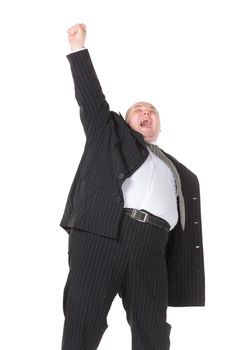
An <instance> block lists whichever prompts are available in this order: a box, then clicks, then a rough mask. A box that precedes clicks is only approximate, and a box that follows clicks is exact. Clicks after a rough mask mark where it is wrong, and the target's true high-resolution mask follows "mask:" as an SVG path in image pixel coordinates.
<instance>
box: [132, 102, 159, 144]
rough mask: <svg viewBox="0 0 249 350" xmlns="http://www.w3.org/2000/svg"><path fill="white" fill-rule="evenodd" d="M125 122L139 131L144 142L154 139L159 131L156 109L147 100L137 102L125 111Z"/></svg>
mask: <svg viewBox="0 0 249 350" xmlns="http://www.w3.org/2000/svg"><path fill="white" fill-rule="evenodd" d="M127 113H128V114H127V119H126V122H127V124H128V125H129V126H130V127H131V128H132V129H134V130H136V131H138V132H140V133H141V134H142V135H143V137H144V140H145V141H146V142H151V141H156V139H157V138H158V135H159V133H160V127H161V125H160V117H159V113H158V111H157V109H156V108H155V107H154V106H153V105H152V104H151V103H148V102H137V103H135V104H134V105H133V106H131V107H130V108H129V110H128V111H127Z"/></svg>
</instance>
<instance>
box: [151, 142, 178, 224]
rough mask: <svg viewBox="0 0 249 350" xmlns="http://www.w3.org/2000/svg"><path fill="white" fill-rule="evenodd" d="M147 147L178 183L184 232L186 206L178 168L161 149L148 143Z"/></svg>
mask: <svg viewBox="0 0 249 350" xmlns="http://www.w3.org/2000/svg"><path fill="white" fill-rule="evenodd" d="M146 144H147V146H148V147H149V148H150V149H151V151H152V152H153V153H155V155H156V156H158V157H159V158H160V159H161V160H162V161H164V162H165V163H166V164H167V165H168V166H169V167H170V169H171V171H172V173H173V176H174V179H175V182H176V193H177V196H178V197H179V205H180V220H181V225H182V230H183V231H184V227H185V204H184V197H183V194H182V188H181V179H180V175H179V174H178V171H177V169H176V167H175V166H174V163H173V162H172V161H171V160H170V159H169V158H168V157H166V155H165V154H164V153H163V152H162V151H161V150H160V148H159V147H158V146H157V145H155V144H153V143H149V142H146Z"/></svg>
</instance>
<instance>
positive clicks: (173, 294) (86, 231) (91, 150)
mask: <svg viewBox="0 0 249 350" xmlns="http://www.w3.org/2000/svg"><path fill="white" fill-rule="evenodd" d="M85 38H86V26H85V25H84V24H76V25H75V26H73V27H71V28H69V29H68V39H69V43H70V46H71V50H72V52H71V53H69V54H68V55H67V58H68V60H69V63H70V67H71V72H72V77H73V80H74V86H75V97H76V100H77V103H78V105H79V112H80V118H81V122H82V125H83V129H84V132H85V136H86V144H85V149H84V152H83V155H82V158H81V160H80V163H79V166H78V169H77V171H76V174H75V177H74V180H73V182H72V185H71V188H70V191H69V194H68V198H67V202H66V206H65V210H64V213H63V217H62V219H61V222H60V226H61V227H63V228H64V229H65V230H66V231H67V233H68V234H69V240H68V262H69V267H70V269H69V274H68V278H67V281H66V284H65V288H64V293H63V311H64V315H65V321H64V329H63V338H62V350H83V349H84V350H90V349H91V350H93V349H97V347H98V345H99V343H100V340H101V338H102V336H103V333H104V332H105V330H106V328H107V327H108V324H107V314H108V312H109V310H110V307H111V304H112V301H113V299H114V297H115V296H116V295H117V293H118V294H119V296H120V297H121V298H122V303H123V306H124V308H125V310H126V315H127V321H128V323H129V325H130V328H131V335H132V350H166V349H169V348H170V339H169V335H170V330H171V325H170V324H169V323H168V322H166V315H167V306H204V305H205V276H204V259H203V245H202V229H201V211H200V190H199V182H198V179H197V176H196V175H195V174H194V173H192V172H191V171H190V170H189V169H188V168H186V167H185V166H184V165H183V164H181V163H180V162H179V161H177V160H176V159H175V158H174V157H172V156H171V155H170V154H168V153H166V152H164V151H163V150H161V149H160V148H159V147H158V146H157V145H156V140H157V138H158V135H159V132H160V117H159V113H158V111H157V109H156V108H155V107H154V106H153V105H152V104H151V103H148V102H144V101H140V102H137V103H135V104H134V105H133V106H131V107H130V108H129V110H128V111H127V113H126V116H125V119H126V120H124V118H123V117H122V116H121V114H117V113H115V112H113V111H110V109H109V105H108V103H107V101H106V99H105V96H104V94H103V92H102V89H101V86H100V84H99V81H98V78H97V75H96V73H95V70H94V67H93V64H92V61H91V58H90V55H89V52H88V50H87V49H86V48H85V46H84V43H85Z"/></svg>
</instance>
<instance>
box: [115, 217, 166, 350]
mask: <svg viewBox="0 0 249 350" xmlns="http://www.w3.org/2000/svg"><path fill="white" fill-rule="evenodd" d="M126 230H127V233H128V232H129V235H130V236H131V235H132V236H133V237H132V238H131V239H132V240H133V254H132V255H131V256H130V259H129V263H128V265H127V268H126V271H125V277H124V280H123V281H122V284H121V288H120V290H119V292H118V293H119V296H120V297H122V302H123V306H124V308H125V310H126V315H127V321H128V323H129V325H130V328H131V333H132V350H168V349H169V348H170V338H169V335H170V331H171V325H170V324H169V323H167V322H166V317H167V311H166V310H167V305H168V280H167V267H166V261H165V251H164V248H165V245H166V243H167V240H168V233H167V232H166V231H163V230H161V229H160V228H156V227H155V226H153V225H151V224H148V223H146V224H144V223H141V222H138V221H134V220H132V219H130V223H129V227H128V226H127V228H126ZM134 237H135V239H134Z"/></svg>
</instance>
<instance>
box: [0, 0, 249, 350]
mask: <svg viewBox="0 0 249 350" xmlns="http://www.w3.org/2000/svg"><path fill="white" fill-rule="evenodd" d="M247 5H248V3H247V2H246V1H239V0H236V1H235V0H234V1H221V0H215V1H214V0H209V1H201V0H199V1H197V0H196V1H193V0H189V1H163V0H154V1H149V2H148V1H145V0H143V1H138V0H126V1H122V2H121V1H114V0H108V1H96V0H88V1H73V0H72V1H70V2H69V1H61V0H60V1H42V2H35V1H19V2H17V1H12V2H8V3H7V2H5V5H4V7H3V5H2V8H1V11H0V13H1V15H0V16H1V18H0V29H1V31H0V35H1V42H0V44H1V56H0V57H1V64H0V70H1V71H0V77H1V78H0V84H1V105H0V108H1V110H0V115H1V128H0V132H1V134H0V142H1V144H0V150H1V169H2V170H1V183H0V186H1V188H0V190H1V195H0V200H1V208H0V209H1V211H0V215H1V216H0V217H1V228H0V232H1V254H0V269H1V270H0V276H1V282H0V283H1V289H0V322H1V325H0V330H1V338H0V348H1V349H4V350H12V349H25V350H34V349H35V350H44V349H46V350H55V349H60V346H61V336H62V327H63V321H64V317H63V312H62V292H63V288H64V284H65V281H66V277H67V273H68V265H67V258H68V257H67V248H68V247H67V243H68V242H67V239H68V235H67V233H66V231H64V230H63V229H62V228H61V227H59V222H60V219H61V217H62V214H63V210H64V206H65V202H66V198H67V195H68V191H69V188H70V185H71V182H72V180H73V176H74V174H75V171H76V169H77V166H78V163H79V161H80V158H81V155H82V152H83V149H84V144H85V135H84V132H83V128H82V125H81V123H80V118H79V109H78V105H77V103H76V100H75V97H74V87H73V80H72V76H71V71H70V66H69V62H68V60H67V58H66V54H68V53H69V52H70V50H69V44H68V41H67V33H66V30H67V28H69V27H70V26H72V25H74V24H76V23H77V22H83V23H85V24H86V25H87V29H88V34H87V40H86V47H87V48H88V49H89V52H90V54H91V57H92V60H93V63H94V66H95V70H96V72H97V75H98V77H99V80H100V82H101V85H102V88H103V91H104V93H105V95H106V99H107V100H108V102H109V104H110V107H111V109H112V110H115V111H117V112H119V111H120V112H121V113H122V114H123V115H124V114H125V112H126V109H127V108H128V107H129V106H130V105H131V104H132V103H134V102H136V101H139V100H140V99H142V100H148V101H150V102H152V103H153V104H154V105H155V106H156V107H157V108H158V110H159V112H160V115H161V122H162V132H161V135H160V138H159V139H158V144H159V146H160V147H161V148H162V149H164V150H165V151H166V152H168V153H170V154H171V155H173V156H174V157H175V158H177V159H178V160H179V161H180V162H182V163H183V164H184V165H186V166H187V167H188V168H189V169H191V170H192V171H193V172H194V173H195V174H197V176H198V178H199V182H200V189H201V200H202V202H201V204H202V206H201V209H202V225H203V243H204V258H205V272H206V306H205V307H185V308H180V307H179V308H177V307H175V308H173V307H169V308H168V318H167V320H168V322H169V323H170V324H171V325H172V330H171V349H172V350H182V349H191V350H200V349H202V350H210V349H213V350H216V349H217V350H218V349H219V350H220V349H239V350H244V349H248V348H249V340H248V312H249V308H248V306H249V305H248V304H249V303H248V295H249V288H248V268H247V267H248V263H249V261H248V260H249V259H248V255H249V245H248V242H249V241H248V235H249V229H248V216H249V215H248V202H247V198H246V197H247V196H248V195H249V193H248V192H249V191H248V175H249V173H248V152H247V148H248V142H247V134H248V127H246V122H247V119H248V112H249V111H248V109H249V108H248V93H249V86H248V85H249V83H248V81H249V69H248V62H249V52H248V33H249V28H248V27H249V25H248V18H249V13H248V9H247V7H246V6H247ZM108 325H109V327H108V329H107V330H106V332H105V333H104V335H103V338H102V340H101V344H100V346H99V349H100V350H107V349H108V350H110V349H120V350H128V349H131V336H130V329H129V326H128V323H127V321H126V315H125V311H124V309H123V307H122V302H121V299H120V297H119V296H117V297H116V298H115V299H114V301H113V304H112V307H111V310H110V312H109V314H108ZM155 350H156V349H155Z"/></svg>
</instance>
